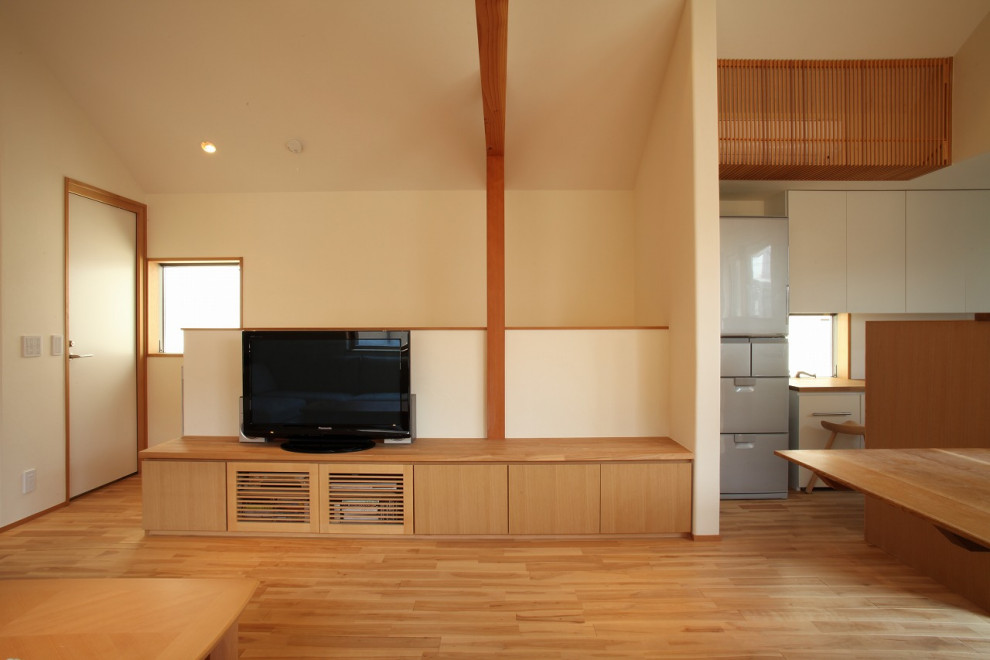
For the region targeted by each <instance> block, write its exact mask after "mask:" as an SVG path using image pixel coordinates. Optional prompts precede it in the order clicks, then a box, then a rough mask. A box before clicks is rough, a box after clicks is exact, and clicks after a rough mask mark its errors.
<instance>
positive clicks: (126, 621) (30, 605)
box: [0, 578, 258, 660]
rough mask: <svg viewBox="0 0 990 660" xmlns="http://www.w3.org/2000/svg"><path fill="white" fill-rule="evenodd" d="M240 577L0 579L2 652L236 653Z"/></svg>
mask: <svg viewBox="0 0 990 660" xmlns="http://www.w3.org/2000/svg"><path fill="white" fill-rule="evenodd" d="M257 586H258V582H257V581H256V580H247V579H226V580H225V579H180V578H106V579H100V578H96V579H37V580H0V657H2V658H23V659H24V660H27V659H28V658H70V657H71V658H130V659H138V658H157V659H162V660H164V659H166V658H174V659H176V660H190V659H191V658H205V657H207V656H209V657H210V660H220V659H226V658H236V657H237V619H238V617H240V615H241V611H242V610H243V609H244V606H245V605H247V603H248V601H249V600H250V599H251V596H252V594H254V591H255V589H256V588H257Z"/></svg>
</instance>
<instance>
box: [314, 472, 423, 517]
mask: <svg viewBox="0 0 990 660" xmlns="http://www.w3.org/2000/svg"><path fill="white" fill-rule="evenodd" d="M327 485H328V487H329V488H328V491H327V492H328V496H327V505H328V507H327V511H328V519H329V522H330V524H332V525H338V524H341V525H403V524H404V523H405V480H404V478H403V475H402V474H375V473H368V474H351V473H346V472H331V473H330V474H328V475H327Z"/></svg>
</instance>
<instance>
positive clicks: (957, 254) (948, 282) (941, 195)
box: [906, 190, 972, 313]
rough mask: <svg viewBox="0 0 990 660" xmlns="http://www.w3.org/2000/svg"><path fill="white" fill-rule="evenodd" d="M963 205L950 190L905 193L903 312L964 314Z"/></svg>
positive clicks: (966, 210)
mask: <svg viewBox="0 0 990 660" xmlns="http://www.w3.org/2000/svg"><path fill="white" fill-rule="evenodd" d="M968 201H969V199H968V198H967V197H966V196H962V195H959V194H958V191H952V190H937V191H936V190H924V191H913V190H912V191H908V192H907V247H906V254H907V264H906V265H907V311H908V312H911V313H924V312H948V313H961V312H963V311H964V310H965V309H966V256H967V249H966V241H967V238H966V233H967V228H968V222H967V219H966V218H967V215H968V214H969V213H971V212H972V209H969V208H968V207H967V202H968Z"/></svg>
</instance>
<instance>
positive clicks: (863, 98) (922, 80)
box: [718, 58, 952, 181]
mask: <svg viewBox="0 0 990 660" xmlns="http://www.w3.org/2000/svg"><path fill="white" fill-rule="evenodd" d="M951 99H952V59H951V58H944V59H924V60H719V62H718V136H719V178H720V179H778V180H805V181H807V180H830V181H834V180H847V181H865V180H874V181H876V180H904V179H912V178H914V177H917V176H920V175H922V174H926V173H928V172H932V171H934V170H937V169H939V168H942V167H945V166H947V165H949V164H951V158H950V144H951V138H952V135H951V130H950V129H951V119H952V112H951Z"/></svg>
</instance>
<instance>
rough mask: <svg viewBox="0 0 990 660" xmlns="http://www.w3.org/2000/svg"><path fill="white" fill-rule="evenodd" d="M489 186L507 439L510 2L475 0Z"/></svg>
mask: <svg viewBox="0 0 990 660" xmlns="http://www.w3.org/2000/svg"><path fill="white" fill-rule="evenodd" d="M474 7H475V14H476V16H477V21H478V55H479V60H480V64H481V98H482V105H483V108H484V119H485V151H486V154H487V158H486V164H485V169H486V175H485V179H486V181H485V188H486V190H487V203H486V207H487V210H486V214H487V230H486V234H487V260H488V261H487V264H488V266H487V268H488V270H487V285H486V289H487V300H488V302H487V315H488V320H487V342H486V353H487V357H486V366H487V370H486V397H485V404H486V410H487V421H486V430H487V437H489V438H504V437H505V160H504V154H505V62H506V44H507V41H508V40H507V24H508V15H509V2H508V0H475V3H474Z"/></svg>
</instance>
